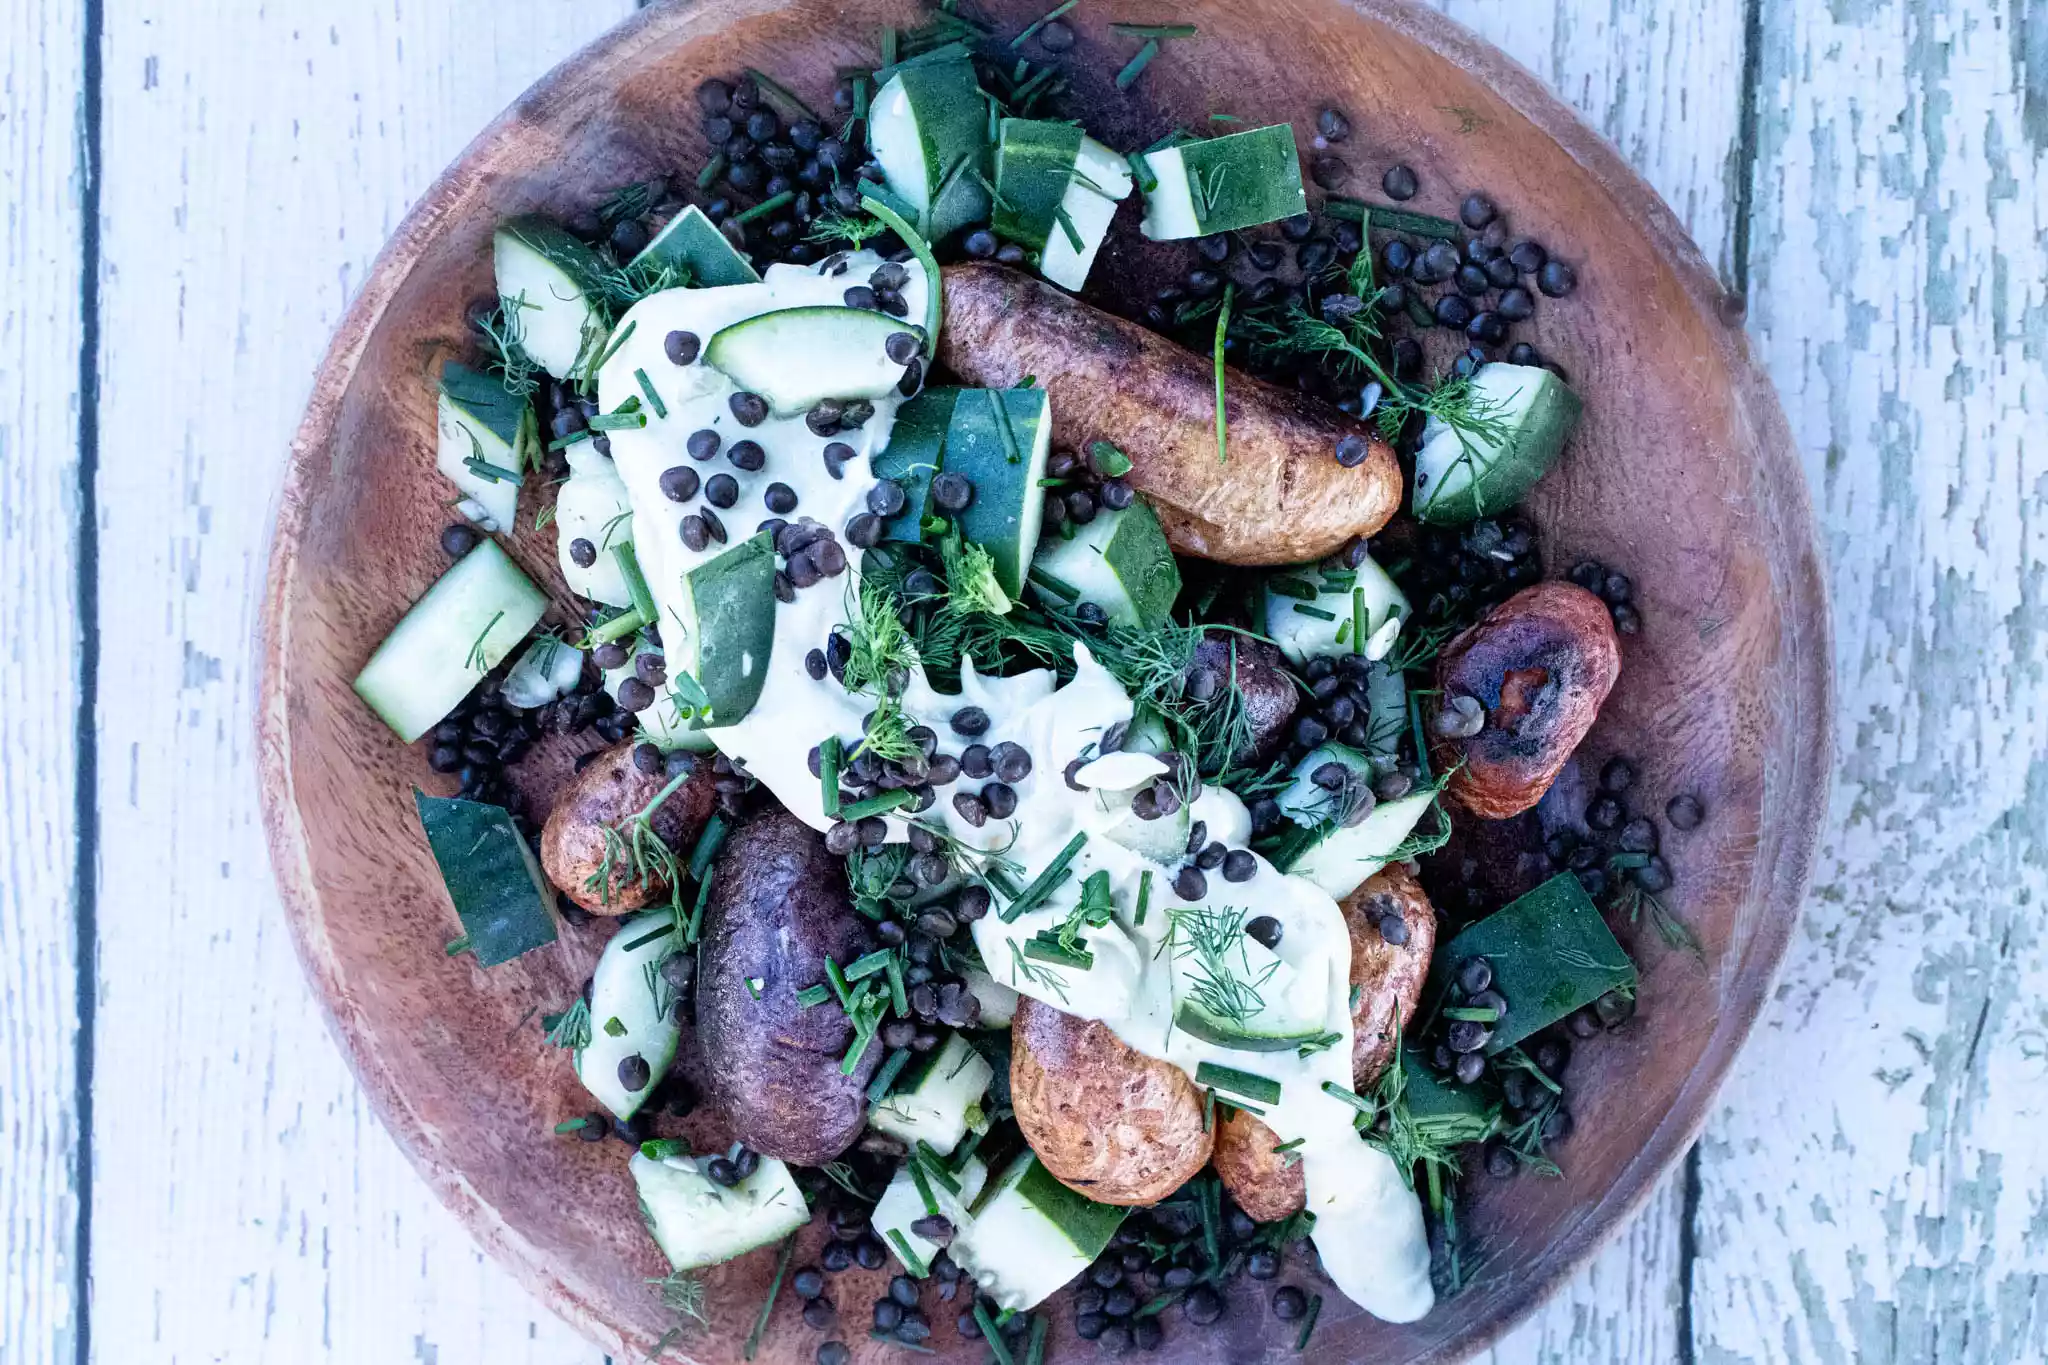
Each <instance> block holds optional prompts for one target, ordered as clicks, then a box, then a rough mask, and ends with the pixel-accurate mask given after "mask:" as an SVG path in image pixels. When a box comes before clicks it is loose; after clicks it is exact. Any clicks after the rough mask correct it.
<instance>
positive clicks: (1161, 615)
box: [1102, 498, 1180, 629]
mask: <svg viewBox="0 0 2048 1365" xmlns="http://www.w3.org/2000/svg"><path fill="white" fill-rule="evenodd" d="M1102 558H1103V561H1104V562H1105V563H1107V564H1108V565H1109V567H1110V568H1111V570H1113V571H1114V572H1115V574H1116V576H1117V581H1118V582H1120V583H1122V584H1123V585H1124V592H1125V593H1126V594H1128V595H1129V597H1130V599H1131V605H1132V606H1134V607H1136V608H1137V610H1138V616H1139V618H1140V619H1141V621H1142V622H1143V623H1144V625H1145V626H1146V628H1148V629H1150V628H1153V627H1156V626H1162V625H1165V624H1166V622H1167V620H1168V619H1169V618H1170V617H1171V616H1172V615H1173V603H1174V599H1175V598H1177V597H1179V596H1180V566H1179V565H1178V564H1177V563H1176V562H1175V561H1174V558H1173V547H1172V546H1171V545H1169V544H1168V543H1167V540H1166V532H1165V530H1164V529H1162V528H1161V526H1160V525H1159V515H1158V513H1156V512H1154V511H1153V510H1152V505H1151V504H1150V503H1148V502H1146V501H1145V500H1144V499H1143V498H1137V499H1134V500H1133V501H1132V503H1131V505H1130V506H1129V507H1128V508H1126V509H1125V511H1124V514H1123V518H1122V520H1120V521H1119V522H1118V523H1117V528H1116V534H1115V535H1114V536H1112V537H1110V541H1109V546H1108V548H1107V549H1105V550H1104V551H1103V555H1102Z"/></svg>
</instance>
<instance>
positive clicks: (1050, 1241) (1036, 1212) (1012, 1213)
mask: <svg viewBox="0 0 2048 1365" xmlns="http://www.w3.org/2000/svg"><path fill="white" fill-rule="evenodd" d="M1128 1212H1129V1210H1128V1209H1123V1208H1118V1207H1116V1206H1115V1205H1111V1204H1098V1203H1096V1202H1095V1201H1094V1200H1092V1199H1089V1198H1086V1197H1085V1196H1083V1195H1080V1194H1076V1193H1075V1192H1074V1191H1073V1190H1070V1189H1068V1188H1067V1187H1066V1186H1065V1185H1062V1184H1060V1182H1059V1181H1058V1180H1056V1179H1054V1178H1053V1175H1052V1172H1050V1171H1048V1170H1046V1169H1045V1167H1044V1166H1042V1165H1040V1164H1039V1161H1038V1158H1037V1156H1036V1155H1034V1154H1033V1153H1031V1152H1029V1151H1025V1152H1021V1153H1019V1154H1018V1156H1017V1159H1016V1160H1014V1161H1012V1162H1011V1163H1010V1164H1009V1166H1008V1167H1007V1168H1006V1169H1005V1170H1004V1171H1003V1174H1002V1176H1001V1177H1000V1178H999V1179H998V1180H997V1181H996V1182H995V1184H994V1185H992V1186H990V1187H989V1188H988V1189H987V1190H985V1191H983V1192H982V1196H981V1198H980V1199H978V1200H976V1201H975V1204H974V1210H973V1213H974V1217H973V1221H972V1222H970V1223H969V1224H968V1225H967V1227H966V1228H964V1229H962V1230H961V1231H960V1232H959V1233H958V1234H957V1235H955V1237H954V1238H953V1245H952V1246H951V1247H950V1248H948V1250H949V1252H950V1253H951V1255H952V1257H953V1260H954V1261H955V1263H957V1264H958V1265H959V1267H960V1268H961V1269H962V1270H964V1271H966V1272H967V1274H968V1276H969V1277H970V1278H971V1279H973V1281H974V1282H975V1283H976V1284H977V1285H979V1286H980V1287H981V1289H982V1292H984V1293H986V1294H987V1295H988V1296H989V1297H990V1298H992V1299H994V1300H995V1301H996V1303H997V1304H998V1305H999V1306H1000V1307H1003V1308H1008V1309H1012V1310H1014V1311H1016V1312H1023V1311H1024V1310H1025V1309H1028V1308H1034V1307H1036V1306H1037V1305H1038V1304H1040V1303H1042V1302H1044V1301H1045V1300H1046V1299H1048V1298H1050V1297H1051V1296H1052V1295H1053V1294H1055V1293H1057V1292H1058V1291H1059V1289H1060V1287H1061V1286H1062V1285H1064V1284H1066V1283H1067V1281H1069V1280H1071V1279H1073V1278H1074V1277H1075V1276H1076V1275H1078V1274H1080V1273H1081V1272H1082V1271H1084V1270H1086V1269H1087V1268H1088V1265H1089V1263H1090V1262H1092V1261H1093V1260H1094V1259H1095V1258H1096V1257H1097V1256H1100V1255H1101V1254H1102V1251H1103V1248H1104V1247H1107V1246H1108V1245H1109V1239H1110V1238H1112V1237H1114V1236H1115V1235H1116V1230H1117V1229H1118V1228H1119V1227H1121V1226H1122V1225H1123V1221H1124V1215H1125V1214H1127V1213H1128Z"/></svg>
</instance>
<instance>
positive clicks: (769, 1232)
mask: <svg viewBox="0 0 2048 1365" xmlns="http://www.w3.org/2000/svg"><path fill="white" fill-rule="evenodd" d="M704 1159H708V1158H698V1157H689V1156H672V1157H666V1158H663V1159H661V1160H656V1159H654V1158H653V1157H650V1156H648V1155H647V1154H646V1153H645V1152H635V1153H634V1154H633V1159H632V1160H631V1161H629V1162H628V1163H626V1165H627V1169H628V1170H630V1171H632V1172H633V1184H634V1186H635V1187H636V1188H637V1189H638V1191H639V1194H640V1217H641V1218H642V1219H643V1220H645V1222H646V1223H647V1231H648V1232H649V1233H651V1234H653V1237H654V1244H655V1245H656V1246H658V1247H660V1248H661V1254H662V1255H664V1256H666V1257H668V1263H669V1264H670V1265H671V1266H673V1267H674V1268H675V1269H677V1270H679V1271H680V1270H697V1269H701V1268H702V1267H704V1266H707V1265H718V1264H719V1263H720V1262H723V1261H730V1260H731V1259H732V1258H733V1257H735V1256H741V1255H744V1254H746V1253H747V1252H749V1251H753V1250H754V1249H756V1248H757V1247H764V1246H767V1245H769V1244H770V1243H771V1242H777V1241H780V1240H781V1239H783V1238H784V1237H787V1236H788V1235H789V1234H790V1233H792V1232H795V1231H796V1230H797V1229H798V1228H800V1227H802V1226H803V1225H804V1224H806V1223H808V1222H810V1221H811V1210H810V1206H809V1205H807V1204H805V1203H804V1192H803V1191H802V1190H800V1189H798V1188H797V1183H796V1179H795V1177H794V1176H792V1175H790V1173H789V1167H787V1166H785V1165H783V1164H782V1163H781V1162H780V1161H777V1160H776V1159H775V1158H773V1157H765V1156H764V1157H762V1158H761V1165H760V1167H759V1168H758V1169H756V1170H755V1172H754V1173H753V1174H752V1175H750V1176H748V1177H747V1178H746V1179H745V1180H742V1181H741V1182H740V1183H739V1184H737V1185H733V1186H731V1187H729V1188H728V1187H725V1186H720V1185H716V1184H713V1183H712V1181H711V1177H709V1176H707V1175H704V1174H703V1173H702V1172H701V1171H699V1170H698V1162H699V1161H700V1160H704Z"/></svg>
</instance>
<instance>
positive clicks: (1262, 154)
mask: <svg viewBox="0 0 2048 1365" xmlns="http://www.w3.org/2000/svg"><path fill="white" fill-rule="evenodd" d="M1145 167H1146V169H1147V170H1148V171H1150V172H1151V175H1152V178H1153V180H1155V181H1157V182H1158V186H1157V188H1155V189H1150V190H1147V191H1146V192H1145V217H1144V221H1142V222H1141V223H1140V224H1139V225H1138V230H1139V231H1140V232H1143V233H1144V234H1145V235H1146V236H1147V237H1150V238H1151V239H1152V240H1154V241H1168V240H1171V239H1174V238H1178V237H1206V236H1208V235H1209V234H1210V233H1212V232H1236V231H1237V230H1238V229H1240V228H1248V227H1257V226H1258V225H1259V224H1261V223H1273V222H1278V221H1279V220H1280V219H1282V218H1292V217H1294V215H1296V214H1298V213H1306V212H1308V196H1307V194H1306V193H1304V192H1303V190H1302V187H1301V156H1300V154H1299V153H1297V152H1296V151H1295V148H1294V129H1293V127H1292V126H1291V125H1289V124H1285V123H1276V124H1273V125H1271V126H1270V127H1265V128H1251V129H1247V130H1246V131H1244V132H1242V133H1232V134H1230V135H1229V136H1227V137H1212V138H1208V139H1206V140H1201V141H1195V142H1183V143H1181V144H1179V145H1178V146H1173V147H1166V148H1162V149H1161V150H1159V151H1156V152H1149V153H1147V154H1146V156H1145Z"/></svg>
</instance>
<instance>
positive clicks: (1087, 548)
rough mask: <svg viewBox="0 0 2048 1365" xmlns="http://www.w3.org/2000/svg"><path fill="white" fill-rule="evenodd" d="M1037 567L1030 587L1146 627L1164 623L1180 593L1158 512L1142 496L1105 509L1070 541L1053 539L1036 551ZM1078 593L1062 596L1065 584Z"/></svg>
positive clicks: (1122, 622)
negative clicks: (1120, 506) (1115, 508)
mask: <svg viewBox="0 0 2048 1365" xmlns="http://www.w3.org/2000/svg"><path fill="white" fill-rule="evenodd" d="M1037 563H1038V567H1039V568H1040V570H1041V571H1042V572H1041V573H1040V574H1039V576H1038V577H1037V579H1036V580H1035V581H1034V586H1035V587H1036V588H1037V589H1038V591H1039V593H1040V594H1041V595H1042V596H1048V597H1051V598H1052V599H1053V600H1055V601H1058V602H1060V604H1061V605H1062V606H1065V607H1068V608H1071V607H1073V606H1075V605H1077V604H1078V603H1079V602H1093V603H1095V605H1097V606H1098V607H1101V608H1102V609H1103V610H1104V611H1106V612H1108V613H1109V619H1110V620H1111V621H1113V622H1115V623H1117V624H1119V625H1126V626H1133V627H1136V628H1139V629H1142V630H1150V629H1153V628H1154V627H1157V626H1162V625H1165V624H1166V622H1167V621H1168V619H1169V618H1171V616H1172V614H1173V603H1174V599H1175V598H1177V597H1179V596H1180V566H1179V565H1177V564H1176V563H1174V559H1173V547H1172V546H1170V545H1168V544H1167V543H1166V532H1164V531H1163V530H1161V529H1160V527H1159V517H1158V515H1157V514H1156V513H1154V512H1153V510H1152V508H1151V507H1150V505H1148V504H1147V503H1146V502H1145V500H1144V499H1143V498H1138V499H1136V500H1134V501H1133V502H1132V503H1131V505H1130V506H1129V507H1126V508H1124V509H1123V510H1122V511H1120V512H1119V511H1112V510H1109V509H1104V510H1102V511H1100V512H1098V513H1096V515H1095V520H1093V521H1091V522H1089V523H1088V524H1087V525H1086V526H1083V527H1081V528H1080V529H1079V530H1078V531H1077V532H1076V533H1075V535H1074V538H1073V539H1072V540H1054V541H1051V542H1049V543H1048V544H1047V545H1046V546H1045V547H1044V548H1042V549H1041V550H1040V551H1039V552H1038V560H1037ZM1067 588H1073V589H1074V590H1076V592H1078V593H1079V596H1078V597H1077V598H1074V599H1072V600H1067V594H1066V591H1065V590H1066V589H1067Z"/></svg>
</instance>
